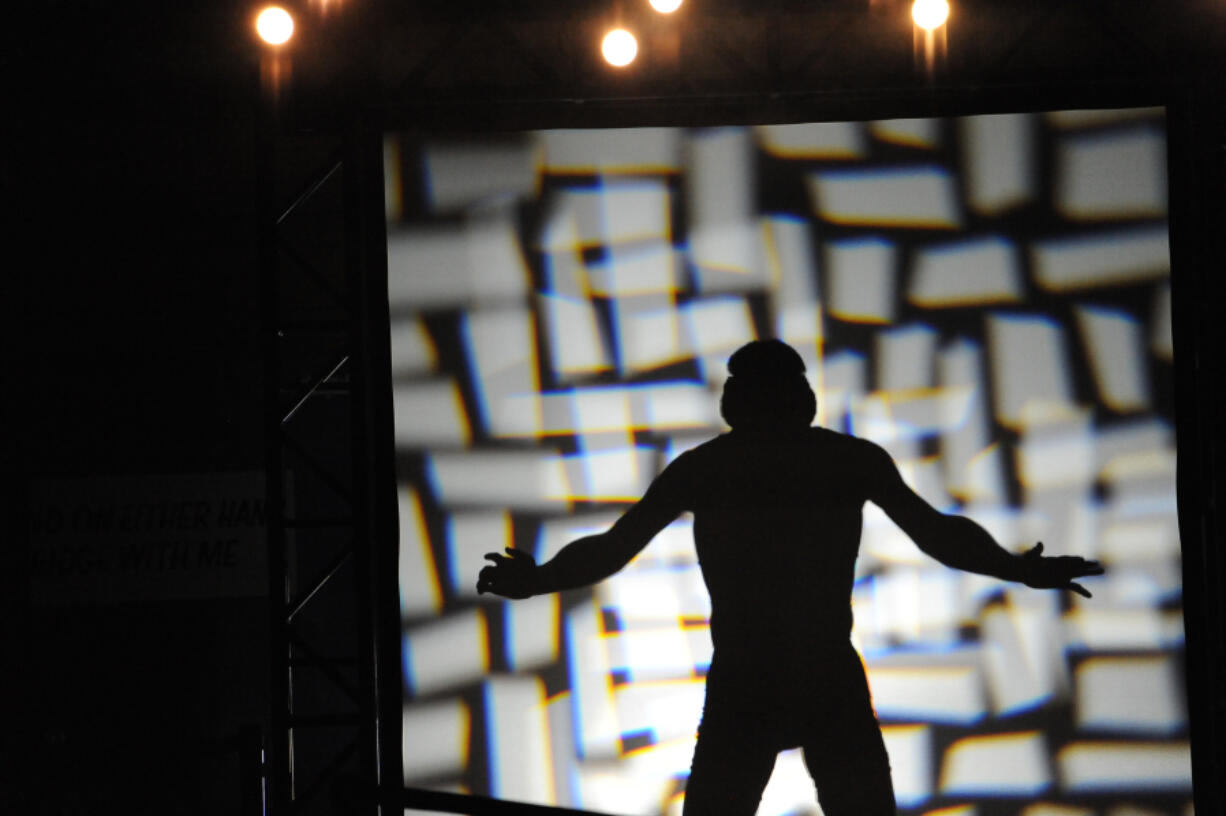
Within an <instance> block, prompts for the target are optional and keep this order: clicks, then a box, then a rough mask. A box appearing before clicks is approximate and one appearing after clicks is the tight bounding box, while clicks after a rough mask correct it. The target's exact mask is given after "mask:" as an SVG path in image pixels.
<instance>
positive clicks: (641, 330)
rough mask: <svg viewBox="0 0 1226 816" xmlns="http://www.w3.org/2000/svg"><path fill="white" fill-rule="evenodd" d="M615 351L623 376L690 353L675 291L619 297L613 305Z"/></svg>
mask: <svg viewBox="0 0 1226 816" xmlns="http://www.w3.org/2000/svg"><path fill="white" fill-rule="evenodd" d="M613 322H614V325H615V326H616V333H615V337H616V342H617V348H616V352H615V353H616V355H617V360H618V367H619V368H620V370H621V373H622V375H623V376H628V375H631V374H634V373H636V372H639V371H646V370H648V369H652V368H658V367H660V366H664V365H668V364H670V363H676V362H679V361H681V360H683V359H685V358H686V357H688V356H689V349H688V347H687V344H686V338H685V332H684V328H683V325H682V321H681V313H680V312H679V311H678V310H677V306H676V304H675V302H674V301H673V297H672V295H668V294H652V295H639V296H635V297H620V298H617V300H616V302H615V303H614V305H613Z"/></svg>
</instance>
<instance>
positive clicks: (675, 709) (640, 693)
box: [614, 678, 706, 743]
mask: <svg viewBox="0 0 1226 816" xmlns="http://www.w3.org/2000/svg"><path fill="white" fill-rule="evenodd" d="M614 695H615V699H616V701H617V719H618V722H619V724H620V726H621V730H622V733H623V734H635V733H641V732H643V731H649V732H651V734H652V737H653V741H654V742H657V743H659V742H665V741H667V740H672V739H677V738H679V737H686V736H692V735H693V734H694V732H695V731H696V730H697V729H698V721H699V720H700V719H701V718H702V705H703V700H704V698H705V696H706V683H705V682H704V681H702V680H698V679H693V678H686V679H682V680H675V681H670V682H663V683H639V682H635V683H627V684H624V685H619V686H618V687H617V690H616V691H615V692H614Z"/></svg>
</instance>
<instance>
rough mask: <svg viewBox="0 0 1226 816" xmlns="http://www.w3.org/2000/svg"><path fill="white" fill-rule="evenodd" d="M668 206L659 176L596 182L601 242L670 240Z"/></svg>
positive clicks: (667, 196)
mask: <svg viewBox="0 0 1226 816" xmlns="http://www.w3.org/2000/svg"><path fill="white" fill-rule="evenodd" d="M670 206H671V204H670V195H669V191H668V185H667V184H665V182H664V181H663V179H658V180H657V179H641V178H640V179H634V180H629V179H624V180H619V179H617V178H616V177H613V178H607V179H604V180H603V182H602V184H601V186H600V209H601V214H602V215H603V216H604V218H603V222H604V236H603V237H604V243H605V244H623V243H631V242H641V241H666V242H667V241H669V240H671V238H672V218H671V215H670V211H669V208H670Z"/></svg>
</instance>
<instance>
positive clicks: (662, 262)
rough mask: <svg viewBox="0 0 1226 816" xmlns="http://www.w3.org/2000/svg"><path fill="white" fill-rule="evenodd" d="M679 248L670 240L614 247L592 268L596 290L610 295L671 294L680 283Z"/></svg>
mask: <svg viewBox="0 0 1226 816" xmlns="http://www.w3.org/2000/svg"><path fill="white" fill-rule="evenodd" d="M678 262H679V258H678V257H677V253H676V250H674V249H673V247H672V245H671V244H669V243H668V242H666V241H651V242H648V243H643V244H636V245H634V246H629V247H617V248H612V249H610V251H609V254H608V255H607V256H606V258H605V260H604V261H603V262H602V263H600V264H596V265H593V266H592V267H591V268H590V269H589V273H590V278H589V280H590V284H591V287H592V291H593V292H595V293H596V294H601V295H606V296H609V297H627V296H631V295H659V294H664V295H671V294H672V293H673V292H675V291H677V289H678V288H679V287H678V277H677V276H678V266H677V265H678Z"/></svg>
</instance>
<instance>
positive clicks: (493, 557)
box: [485, 553, 511, 569]
mask: <svg viewBox="0 0 1226 816" xmlns="http://www.w3.org/2000/svg"><path fill="white" fill-rule="evenodd" d="M485 560H486V561H493V562H494V563H495V564H502V563H505V562H507V561H510V560H511V559H510V558H507V557H506V556H505V555H503V554H502V553H486V554H485ZM486 569H489V567H486Z"/></svg>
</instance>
